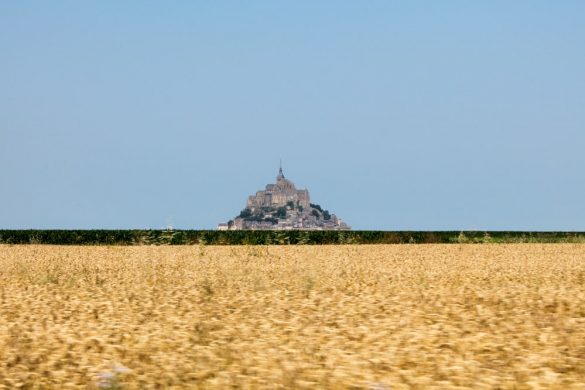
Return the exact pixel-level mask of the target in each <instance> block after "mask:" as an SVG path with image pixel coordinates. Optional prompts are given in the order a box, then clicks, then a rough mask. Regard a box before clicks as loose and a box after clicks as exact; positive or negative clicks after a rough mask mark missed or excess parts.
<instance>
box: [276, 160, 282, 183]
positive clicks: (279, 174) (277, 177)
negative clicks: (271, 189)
mask: <svg viewBox="0 0 585 390" xmlns="http://www.w3.org/2000/svg"><path fill="white" fill-rule="evenodd" d="M282 179H284V173H282V159H281V160H280V168H279V169H278V176H276V180H282Z"/></svg>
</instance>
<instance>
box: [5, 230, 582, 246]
mask: <svg viewBox="0 0 585 390" xmlns="http://www.w3.org/2000/svg"><path fill="white" fill-rule="evenodd" d="M561 242H569V243H580V242H585V232H518V231H508V232H506V231H490V232H481V231H465V232H459V231H432V232H431V231H360V230H352V231H299V230H288V231H283V230H279V231H278V230H272V231H268V230H255V231H254V230H236V231H217V230H0V244H49V245H196V244H198V245H299V244H308V245H325V244H449V243H561Z"/></svg>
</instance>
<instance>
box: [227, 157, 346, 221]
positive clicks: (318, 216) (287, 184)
mask: <svg viewBox="0 0 585 390" xmlns="http://www.w3.org/2000/svg"><path fill="white" fill-rule="evenodd" d="M218 229H219V230H246V229H255V230H291V229H303V230H349V229H350V227H349V226H348V225H347V224H346V223H344V222H343V221H341V219H339V218H338V217H337V216H336V215H335V214H330V213H329V211H327V210H323V209H322V208H321V206H319V205H317V204H313V203H311V202H310V197H309V191H308V190H307V189H302V190H298V189H297V188H296V187H295V185H294V183H293V182H292V181H290V180H288V179H287V178H285V177H284V173H283V172H282V166H281V167H280V169H279V170H278V175H277V176H276V183H274V184H268V185H266V188H265V189H264V190H263V191H257V192H256V194H255V195H251V196H249V197H248V200H247V202H246V208H245V209H244V210H242V212H240V215H239V216H237V217H236V218H234V219H232V220H230V221H229V222H227V223H221V224H219V225H218Z"/></svg>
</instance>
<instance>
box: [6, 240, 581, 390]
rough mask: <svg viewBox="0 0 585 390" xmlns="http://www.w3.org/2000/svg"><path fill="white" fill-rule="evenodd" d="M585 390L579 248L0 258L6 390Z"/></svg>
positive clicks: (216, 250) (32, 250)
mask: <svg viewBox="0 0 585 390" xmlns="http://www.w3.org/2000/svg"><path fill="white" fill-rule="evenodd" d="M18 387H21V388H54V389H70V388H94V389H97V388H102V389H121V388H124V389H126V388H128V389H149V388H153V389H154V388H160V389H163V388H218V389H225V388H230V387H231V388H234V387H235V388H248V389H254V388H269V389H272V388H316V387H317V388H333V389H346V388H355V389H362V388H363V389H376V390H383V389H402V388H404V389H406V388H415V389H416V388H420V389H427V388H436V389H447V388H478V389H494V388H500V389H529V388H553V389H554V388H557V389H585V245H583V244H510V245H508V244H506V245H504V244H502V245H489V244H485V245H471V244H469V245H459V244H454V245H372V246H368V245H363V246H353V245H340V246H269V247H262V246H260V247H258V246H248V247H246V246H237V247H235V246H223V247H212V246H181V247H172V246H135V247H89V246H87V247H64V246H41V245H27V246H6V245H5V246H0V388H7V389H13V388H18Z"/></svg>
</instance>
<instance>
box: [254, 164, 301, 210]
mask: <svg viewBox="0 0 585 390" xmlns="http://www.w3.org/2000/svg"><path fill="white" fill-rule="evenodd" d="M289 202H293V203H294V204H298V205H300V206H302V207H305V208H308V207H309V204H310V202H309V191H308V190H306V189H304V190H297V189H296V187H295V185H294V183H293V182H292V181H290V180H288V179H286V178H285V177H284V174H283V173H282V168H280V170H279V171H278V176H276V184H268V185H266V189H265V190H264V191H258V192H256V195H252V196H250V197H249V198H248V202H247V203H246V207H247V208H250V209H254V208H261V207H282V206H286V205H287V203H289Z"/></svg>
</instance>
